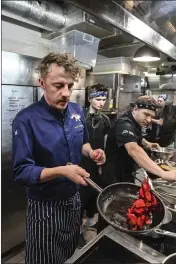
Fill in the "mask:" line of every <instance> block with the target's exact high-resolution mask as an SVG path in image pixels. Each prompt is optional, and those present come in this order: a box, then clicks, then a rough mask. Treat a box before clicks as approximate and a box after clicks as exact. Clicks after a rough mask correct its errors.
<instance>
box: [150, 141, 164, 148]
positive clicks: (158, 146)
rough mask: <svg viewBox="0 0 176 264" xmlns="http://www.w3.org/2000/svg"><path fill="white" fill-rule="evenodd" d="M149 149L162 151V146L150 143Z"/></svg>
mask: <svg viewBox="0 0 176 264" xmlns="http://www.w3.org/2000/svg"><path fill="white" fill-rule="evenodd" d="M147 148H149V149H160V148H161V146H160V145H159V144H158V143H152V142H148V143H147Z"/></svg>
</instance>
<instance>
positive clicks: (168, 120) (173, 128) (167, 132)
mask: <svg viewBox="0 0 176 264" xmlns="http://www.w3.org/2000/svg"><path fill="white" fill-rule="evenodd" d="M161 117H162V118H163V120H164V121H163V125H162V126H161V130H160V134H159V144H160V145H161V146H162V147H167V146H168V145H170V144H172V143H173V142H174V140H175V134H176V106H174V105H173V103H169V104H167V105H166V106H165V107H164V109H163V112H162V114H161Z"/></svg>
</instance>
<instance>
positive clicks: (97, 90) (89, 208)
mask: <svg viewBox="0 0 176 264" xmlns="http://www.w3.org/2000/svg"><path fill="white" fill-rule="evenodd" d="M87 91H88V100H89V103H90V106H89V108H88V109H86V111H85V116H86V125H87V129H88V134H89V143H90V144H92V148H101V149H104V146H105V141H106V137H107V134H108V131H109V128H110V120H109V118H108V117H107V116H106V115H105V114H104V113H102V112H101V110H102V108H103V107H104V104H105V102H106V98H107V91H108V90H107V88H106V87H105V86H104V85H102V84H96V85H92V86H91V87H87ZM81 165H82V167H83V168H84V169H86V170H87V171H88V172H89V173H90V177H91V179H92V180H93V181H95V182H96V183H97V184H99V185H100V186H101V185H102V181H101V167H99V166H97V165H95V164H94V163H93V162H90V160H89V159H88V158H86V157H83V159H82V163H81ZM80 194H81V201H82V217H83V214H84V210H86V216H87V221H86V223H85V226H86V227H91V228H96V222H95V220H94V215H95V213H96V212H97V208H96V198H97V192H96V191H95V190H94V189H93V188H92V187H89V186H87V187H86V188H84V187H83V188H82V186H81V188H80ZM81 241H82V242H81ZM81 245H84V242H83V236H82V238H80V239H79V246H80V247H81Z"/></svg>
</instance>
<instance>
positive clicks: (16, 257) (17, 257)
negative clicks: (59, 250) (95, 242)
mask: <svg viewBox="0 0 176 264" xmlns="http://www.w3.org/2000/svg"><path fill="white" fill-rule="evenodd" d="M95 220H98V214H97V215H96V216H95ZM84 222H85V220H84V221H83V224H84ZM82 231H83V234H84V238H85V240H86V242H87V243H88V242H89V241H90V240H92V239H93V238H94V237H95V236H96V235H97V233H96V231H92V230H88V229H86V228H84V227H83V229H82ZM77 250H79V249H76V251H77ZM24 254H25V253H24V250H21V251H19V252H17V253H14V254H10V255H9V256H6V257H5V258H4V259H2V261H1V263H2V264H17V263H18V264H22V263H25V261H24V257H25V256H24Z"/></svg>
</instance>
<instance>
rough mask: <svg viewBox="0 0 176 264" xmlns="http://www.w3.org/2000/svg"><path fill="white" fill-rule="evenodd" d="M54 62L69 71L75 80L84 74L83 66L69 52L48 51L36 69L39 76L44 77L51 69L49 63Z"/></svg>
mask: <svg viewBox="0 0 176 264" xmlns="http://www.w3.org/2000/svg"><path fill="white" fill-rule="evenodd" d="M52 63H55V64H57V65H58V66H61V67H63V68H64V69H65V71H66V72H68V73H70V75H71V77H72V78H73V80H74V81H75V82H78V81H79V78H82V77H83V75H84V71H83V68H82V67H81V65H80V63H79V62H78V61H77V60H76V59H75V58H74V57H73V56H72V55H71V54H70V53H52V52H51V53H49V54H48V55H47V56H45V57H44V58H43V59H42V60H41V61H40V63H39V65H38V68H37V69H36V71H37V72H38V73H39V76H40V77H42V78H43V77H45V76H46V75H47V74H48V73H49V72H50V71H51V67H50V66H51V64H52Z"/></svg>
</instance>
